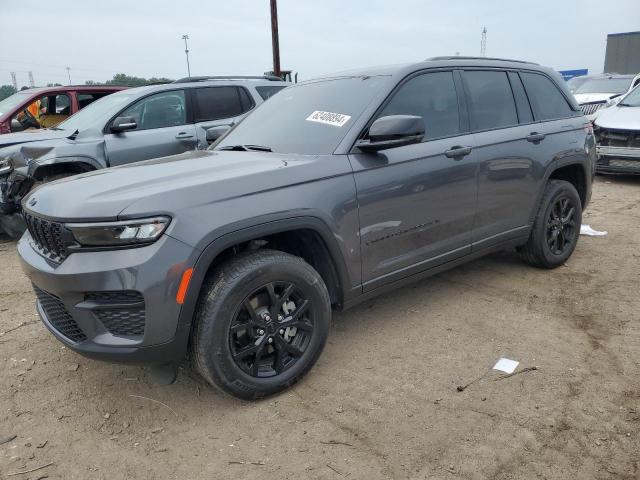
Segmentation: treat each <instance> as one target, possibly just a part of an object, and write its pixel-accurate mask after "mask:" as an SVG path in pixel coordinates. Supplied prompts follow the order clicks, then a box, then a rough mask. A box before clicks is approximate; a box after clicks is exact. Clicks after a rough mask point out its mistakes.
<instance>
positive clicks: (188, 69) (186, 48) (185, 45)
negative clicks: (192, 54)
mask: <svg viewBox="0 0 640 480" xmlns="http://www.w3.org/2000/svg"><path fill="white" fill-rule="evenodd" d="M182 39H183V40H184V53H185V55H186V56H187V76H188V77H189V78H191V68H190V67H189V46H188V45H187V40H189V35H182Z"/></svg>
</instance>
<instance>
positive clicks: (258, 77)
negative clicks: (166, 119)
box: [173, 75, 283, 83]
mask: <svg viewBox="0 0 640 480" xmlns="http://www.w3.org/2000/svg"><path fill="white" fill-rule="evenodd" d="M207 80H269V81H270V82H282V81H283V80H282V79H281V78H280V77H276V76H275V75H230V76H227V75H222V76H214V75H204V76H199V77H184V78H179V79H178V80H175V81H174V82H173V83H191V82H206V81H207Z"/></svg>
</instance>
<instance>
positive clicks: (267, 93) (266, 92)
mask: <svg viewBox="0 0 640 480" xmlns="http://www.w3.org/2000/svg"><path fill="white" fill-rule="evenodd" d="M284 87H285V85H274V86H270V87H256V90H257V91H258V93H259V94H260V96H261V97H262V99H263V100H266V99H267V98H269V97H272V96H273V95H275V94H276V93H278V92H279V91H280V90H282V89H283V88H284Z"/></svg>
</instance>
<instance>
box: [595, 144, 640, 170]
mask: <svg viewBox="0 0 640 480" xmlns="http://www.w3.org/2000/svg"><path fill="white" fill-rule="evenodd" d="M596 152H597V154H598V161H597V162H596V172H600V173H625V174H640V148H634V147H608V146H598V147H597V148H596Z"/></svg>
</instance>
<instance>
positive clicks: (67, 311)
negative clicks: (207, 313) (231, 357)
mask: <svg viewBox="0 0 640 480" xmlns="http://www.w3.org/2000/svg"><path fill="white" fill-rule="evenodd" d="M192 251H193V249H192V248H191V247H188V246H187V245H185V244H183V243H182V242H179V241H178V240H175V239H173V238H171V237H168V236H166V235H165V236H163V237H162V238H161V239H160V240H158V241H157V242H156V243H154V244H153V245H149V246H147V247H142V248H134V249H129V250H118V251H103V252H82V253H73V254H71V255H70V256H69V257H68V258H67V259H66V260H65V261H64V262H62V263H60V264H55V263H54V262H52V261H51V260H49V259H47V258H45V257H44V256H42V255H41V254H40V253H39V252H38V251H37V250H36V249H35V248H34V247H33V246H32V243H31V237H30V235H29V232H26V233H25V234H24V235H23V237H22V238H21V240H20V241H19V243H18V253H19V254H20V259H21V263H22V268H23V270H24V271H25V273H26V274H27V276H28V277H29V279H30V280H31V282H32V283H33V285H34V288H35V289H36V292H37V295H38V297H39V299H38V300H37V302H36V304H37V311H38V314H39V315H40V318H41V319H42V322H43V323H44V325H45V326H46V327H47V329H48V330H49V331H50V332H51V333H52V334H53V335H54V336H55V337H56V338H57V339H58V340H59V341H60V342H62V343H63V344H64V345H66V346H67V347H69V348H70V349H72V350H74V351H76V352H78V353H80V354H81V355H84V356H86V357H89V358H94V359H97V360H104V361H109V362H116V363H137V364H147V365H159V364H166V363H172V362H173V363H175V362H179V361H181V360H182V359H183V358H184V357H185V355H186V351H187V342H188V338H189V328H190V322H185V325H182V324H181V323H180V322H179V317H180V310H181V306H180V305H178V304H177V303H176V300H175V295H176V292H177V289H178V284H179V282H180V278H181V275H182V272H183V271H184V269H185V268H188V267H187V266H186V265H187V262H188V260H187V259H188V258H189V254H190V253H192ZM113 292H138V293H137V296H136V297H135V302H134V303H126V302H125V301H122V300H118V301H116V302H115V303H99V302H95V301H93V300H92V298H94V297H98V298H104V297H108V296H109V294H112V293H113ZM89 293H90V294H91V295H88V294H89ZM118 302H119V303H118ZM131 312H134V313H135V314H131ZM104 313H106V317H105V315H103V314H104ZM141 318H142V327H141V328H140V321H141ZM128 322H137V323H135V325H133V328H132V325H130V324H128ZM136 325H137V327H138V328H136Z"/></svg>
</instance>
